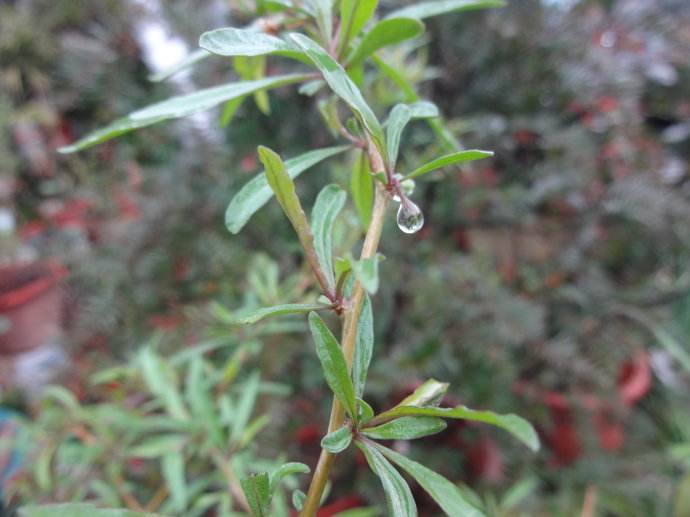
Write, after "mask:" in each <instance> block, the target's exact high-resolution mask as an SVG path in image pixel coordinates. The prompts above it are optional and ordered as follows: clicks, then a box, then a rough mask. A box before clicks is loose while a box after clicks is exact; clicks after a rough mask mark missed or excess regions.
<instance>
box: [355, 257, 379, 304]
mask: <svg viewBox="0 0 690 517" xmlns="http://www.w3.org/2000/svg"><path fill="white" fill-rule="evenodd" d="M381 260H383V255H381V254H380V253H377V254H376V256H375V257H370V258H365V259H361V260H354V259H350V262H351V263H352V271H353V272H354V273H355V276H356V277H357V280H359V282H360V283H361V284H362V287H364V289H366V291H367V292H368V293H369V294H376V291H378V290H379V262H380V261H381Z"/></svg>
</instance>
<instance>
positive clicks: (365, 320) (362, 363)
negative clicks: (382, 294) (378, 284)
mask: <svg viewBox="0 0 690 517" xmlns="http://www.w3.org/2000/svg"><path fill="white" fill-rule="evenodd" d="M373 351H374V313H373V311H372V308H371V300H370V299H369V295H367V294H365V295H364V302H363V303H362V309H361V311H360V313H359V322H358V323H357V341H356V345H355V354H354V359H353V361H352V384H353V385H354V387H355V396H356V397H357V398H361V397H362V395H363V394H364V387H365V385H366V383H367V372H368V371H369V363H371V356H372V354H373Z"/></svg>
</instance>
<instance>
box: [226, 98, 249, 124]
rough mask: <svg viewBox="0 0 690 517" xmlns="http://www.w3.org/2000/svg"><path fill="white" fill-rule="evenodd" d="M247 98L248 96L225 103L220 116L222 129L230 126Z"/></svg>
mask: <svg viewBox="0 0 690 517" xmlns="http://www.w3.org/2000/svg"><path fill="white" fill-rule="evenodd" d="M246 98H247V97H246V96H244V97H237V98H236V99H232V100H229V101H228V102H226V103H225V105H224V106H223V111H222V112H221V114H220V122H219V123H220V127H225V126H227V125H228V124H230V122H231V121H232V119H233V118H234V116H235V113H237V110H238V109H240V106H242V103H243V102H244V100H245V99H246Z"/></svg>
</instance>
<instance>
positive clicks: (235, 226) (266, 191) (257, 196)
mask: <svg viewBox="0 0 690 517" xmlns="http://www.w3.org/2000/svg"><path fill="white" fill-rule="evenodd" d="M347 149H349V146H339V147H326V148H323V149H317V150H316V151H310V152H308V153H305V154H302V155H300V156H297V157H296V158H291V159H290V160H286V161H285V168H286V169H287V173H288V175H289V176H290V178H292V179H295V178H297V177H298V176H299V175H300V174H302V173H303V172H304V171H306V170H307V169H309V168H310V167H313V166H314V165H316V164H317V163H319V162H322V161H323V160H325V159H326V158H330V157H331V156H335V155H336V154H339V153H342V152H343V151H346V150H347ZM272 196H273V192H272V190H271V187H270V186H269V184H268V180H267V178H266V173H265V172H261V173H260V174H258V175H257V176H255V177H254V178H253V179H252V180H250V181H249V182H248V183H247V184H245V185H244V186H243V187H242V188H241V189H240V191H239V192H238V193H237V194H235V196H234V197H233V198H232V201H230V205H229V206H228V209H227V211H226V212H225V225H226V226H227V228H228V230H230V232H231V233H234V234H236V233H238V232H239V231H240V230H241V229H242V228H243V227H244V225H245V224H247V221H249V219H250V218H251V216H252V215H254V214H255V213H256V212H257V211H258V210H259V209H260V208H261V207H263V206H264V205H265V204H266V203H267V202H268V201H269V200H270V199H271V197H272Z"/></svg>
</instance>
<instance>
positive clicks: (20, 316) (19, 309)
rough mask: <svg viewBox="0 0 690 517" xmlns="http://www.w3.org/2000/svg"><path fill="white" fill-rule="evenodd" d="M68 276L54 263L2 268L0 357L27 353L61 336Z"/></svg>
mask: <svg viewBox="0 0 690 517" xmlns="http://www.w3.org/2000/svg"><path fill="white" fill-rule="evenodd" d="M66 274H67V271H66V270H65V268H64V267H62V266H61V265H59V264H57V263H54V262H46V263H30V264H21V265H11V266H5V267H0V316H1V317H2V318H5V319H7V321H8V323H9V325H8V328H6V329H3V330H0V355H11V354H18V353H21V352H26V351H28V350H31V349H33V348H36V347H38V346H41V345H43V344H46V343H49V342H50V341H51V340H54V339H56V338H58V337H60V335H61V333H62V302H63V293H62V290H61V289H60V285H59V283H60V280H62V279H63V278H64V277H65V276H66Z"/></svg>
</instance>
